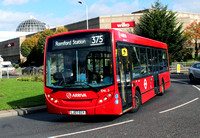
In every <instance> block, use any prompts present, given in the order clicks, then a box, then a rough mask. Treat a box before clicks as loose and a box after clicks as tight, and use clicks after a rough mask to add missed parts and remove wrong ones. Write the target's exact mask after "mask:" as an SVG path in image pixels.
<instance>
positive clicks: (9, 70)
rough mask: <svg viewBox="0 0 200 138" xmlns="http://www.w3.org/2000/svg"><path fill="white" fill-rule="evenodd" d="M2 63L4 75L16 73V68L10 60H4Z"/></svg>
mask: <svg viewBox="0 0 200 138" xmlns="http://www.w3.org/2000/svg"><path fill="white" fill-rule="evenodd" d="M1 65H2V75H7V74H9V75H15V74H16V69H15V68H14V67H13V65H12V64H11V62H10V61H3V62H2V63H1Z"/></svg>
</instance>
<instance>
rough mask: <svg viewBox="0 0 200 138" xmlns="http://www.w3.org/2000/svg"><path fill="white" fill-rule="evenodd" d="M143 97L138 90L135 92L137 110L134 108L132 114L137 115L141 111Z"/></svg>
mask: <svg viewBox="0 0 200 138" xmlns="http://www.w3.org/2000/svg"><path fill="white" fill-rule="evenodd" d="M141 103H142V102H141V96H140V93H139V92H138V90H135V108H133V109H132V110H131V111H130V112H131V113H135V112H137V111H138V110H139V108H140V106H141Z"/></svg>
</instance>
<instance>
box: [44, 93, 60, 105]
mask: <svg viewBox="0 0 200 138" xmlns="http://www.w3.org/2000/svg"><path fill="white" fill-rule="evenodd" d="M47 98H48V99H49V101H51V102H52V103H54V104H57V105H59V101H58V100H57V99H56V98H55V97H53V96H51V95H50V94H48V95H47Z"/></svg>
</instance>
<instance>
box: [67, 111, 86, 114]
mask: <svg viewBox="0 0 200 138" xmlns="http://www.w3.org/2000/svg"><path fill="white" fill-rule="evenodd" d="M69 114H70V115H86V111H85V110H70V111H69Z"/></svg>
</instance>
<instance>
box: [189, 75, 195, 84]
mask: <svg viewBox="0 0 200 138" xmlns="http://www.w3.org/2000/svg"><path fill="white" fill-rule="evenodd" d="M189 79H190V82H194V81H195V78H194V76H193V75H192V74H190V75H189Z"/></svg>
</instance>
